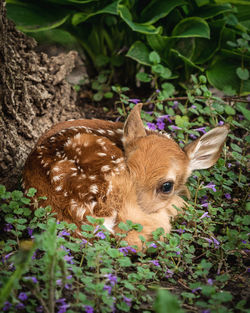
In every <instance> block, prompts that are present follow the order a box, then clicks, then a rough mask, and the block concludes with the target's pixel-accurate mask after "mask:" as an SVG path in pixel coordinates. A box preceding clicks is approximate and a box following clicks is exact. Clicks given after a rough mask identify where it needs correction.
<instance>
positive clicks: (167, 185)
mask: <svg viewBox="0 0 250 313" xmlns="http://www.w3.org/2000/svg"><path fill="white" fill-rule="evenodd" d="M173 185H174V183H173V182H172V181H166V182H165V183H163V184H162V185H161V192H163V193H170V192H171V191H172V189H173Z"/></svg>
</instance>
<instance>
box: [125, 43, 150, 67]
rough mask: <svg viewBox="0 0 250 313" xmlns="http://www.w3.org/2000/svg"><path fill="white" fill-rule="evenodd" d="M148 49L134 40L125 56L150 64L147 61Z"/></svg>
mask: <svg viewBox="0 0 250 313" xmlns="http://www.w3.org/2000/svg"><path fill="white" fill-rule="evenodd" d="M149 53H150V51H149V49H148V47H147V46H146V45H145V44H144V43H143V42H141V41H136V42H135V43H134V44H133V45H132V46H131V47H130V49H129V51H128V52H127V54H126V56H127V57H129V58H131V59H133V60H135V61H137V62H138V63H140V64H143V65H148V66H150V65H151V63H150V61H149Z"/></svg>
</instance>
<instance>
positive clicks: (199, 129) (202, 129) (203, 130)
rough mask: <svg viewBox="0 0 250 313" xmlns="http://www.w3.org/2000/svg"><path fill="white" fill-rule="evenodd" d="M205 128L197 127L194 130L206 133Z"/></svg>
mask: <svg viewBox="0 0 250 313" xmlns="http://www.w3.org/2000/svg"><path fill="white" fill-rule="evenodd" d="M205 128H206V127H199V128H195V129H194V130H196V131H197V132H201V133H203V134H206V131H205Z"/></svg>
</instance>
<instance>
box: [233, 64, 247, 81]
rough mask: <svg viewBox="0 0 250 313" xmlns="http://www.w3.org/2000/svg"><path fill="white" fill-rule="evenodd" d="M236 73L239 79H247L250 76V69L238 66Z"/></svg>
mask: <svg viewBox="0 0 250 313" xmlns="http://www.w3.org/2000/svg"><path fill="white" fill-rule="evenodd" d="M236 73H237V75H238V77H239V79H242V80H247V79H248V78H249V71H248V69H246V68H242V67H237V69H236Z"/></svg>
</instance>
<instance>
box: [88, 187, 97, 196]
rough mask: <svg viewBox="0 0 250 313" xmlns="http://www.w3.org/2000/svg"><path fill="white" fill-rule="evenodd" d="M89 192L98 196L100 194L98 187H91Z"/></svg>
mask: <svg viewBox="0 0 250 313" xmlns="http://www.w3.org/2000/svg"><path fill="white" fill-rule="evenodd" d="M89 191H90V192H92V193H93V194H97V192H98V186H97V185H91V186H90V187H89Z"/></svg>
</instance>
